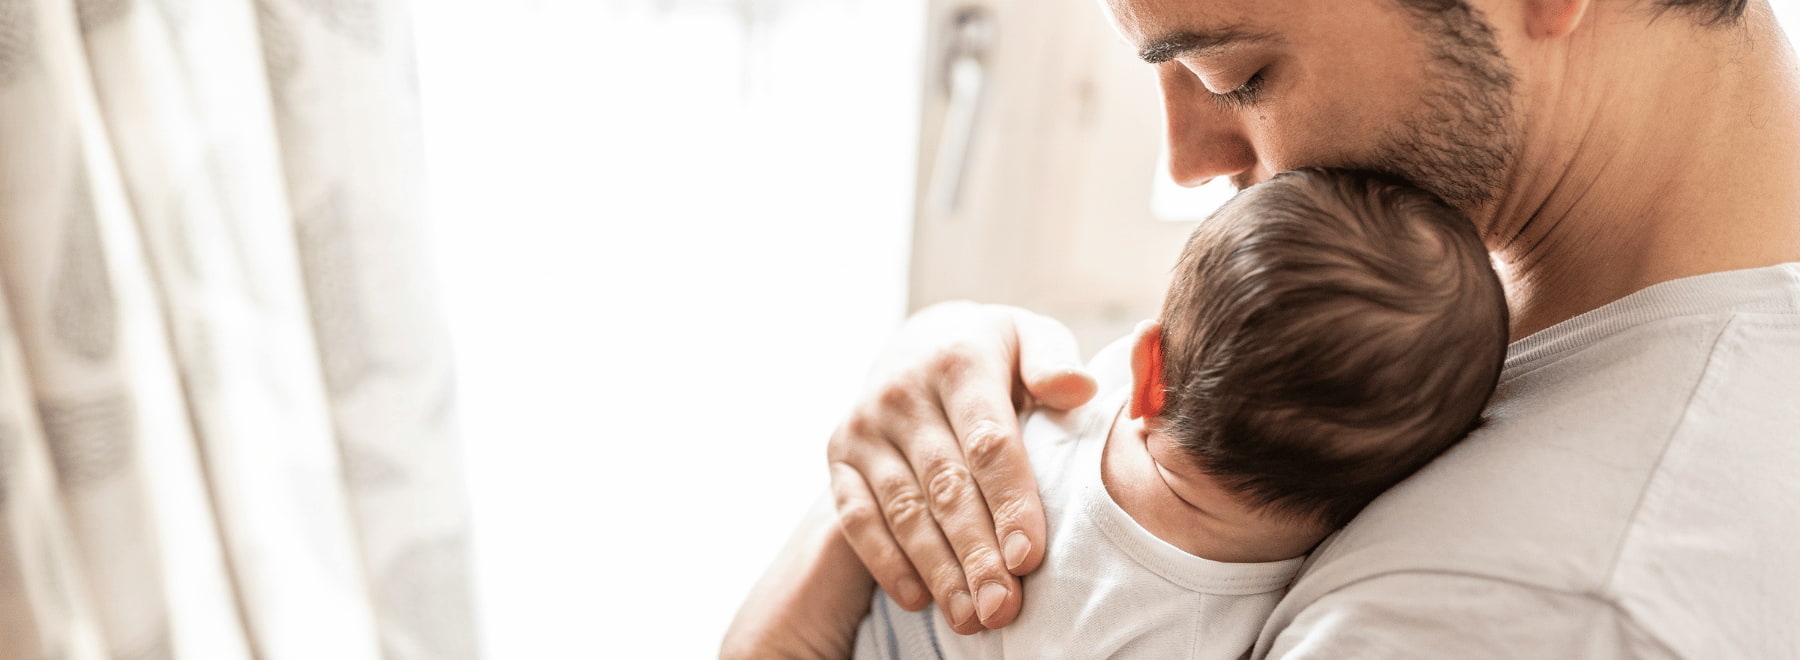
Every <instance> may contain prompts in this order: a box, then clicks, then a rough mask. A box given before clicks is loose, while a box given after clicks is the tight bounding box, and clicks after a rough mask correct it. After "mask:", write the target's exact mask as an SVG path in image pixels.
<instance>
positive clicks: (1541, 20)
mask: <svg viewBox="0 0 1800 660" xmlns="http://www.w3.org/2000/svg"><path fill="white" fill-rule="evenodd" d="M1590 2H1591V0H1525V10H1526V16H1525V21H1526V22H1525V27H1526V28H1527V30H1528V31H1529V32H1530V34H1531V36H1533V37H1535V38H1538V39H1557V38H1561V37H1566V36H1569V33H1571V32H1574V31H1575V28H1576V26H1579V25H1581V17H1582V16H1585V15H1587V10H1588V4H1590Z"/></svg>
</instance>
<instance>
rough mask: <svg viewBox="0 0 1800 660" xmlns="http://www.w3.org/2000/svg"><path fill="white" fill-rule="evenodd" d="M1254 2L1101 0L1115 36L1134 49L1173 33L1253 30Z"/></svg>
mask: <svg viewBox="0 0 1800 660" xmlns="http://www.w3.org/2000/svg"><path fill="white" fill-rule="evenodd" d="M1266 4H1268V3H1262V2H1258V1H1257V0H1104V1H1103V2H1102V5H1104V6H1105V8H1106V13H1107V16H1108V17H1109V18H1110V19H1111V20H1112V23H1113V26H1114V27H1115V28H1117V29H1118V31H1119V36H1121V37H1124V38H1125V41H1126V42H1128V43H1130V44H1131V45H1132V47H1134V48H1142V47H1143V46H1145V45H1147V44H1149V43H1151V42H1154V41H1155V40H1157V39H1161V38H1163V37H1166V36H1168V35H1170V34H1174V33H1177V32H1189V33H1216V32H1223V31H1227V30H1231V29H1247V28H1253V27H1254V26H1255V23H1256V21H1254V20H1253V19H1254V15H1255V14H1257V13H1258V12H1257V11H1256V10H1257V8H1258V5H1266Z"/></svg>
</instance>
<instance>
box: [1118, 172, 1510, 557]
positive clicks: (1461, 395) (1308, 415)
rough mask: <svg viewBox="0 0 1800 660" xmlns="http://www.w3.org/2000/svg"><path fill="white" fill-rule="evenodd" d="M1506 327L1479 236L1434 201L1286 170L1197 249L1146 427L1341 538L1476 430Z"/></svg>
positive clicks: (1231, 480)
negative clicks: (1156, 408)
mask: <svg viewBox="0 0 1800 660" xmlns="http://www.w3.org/2000/svg"><path fill="white" fill-rule="evenodd" d="M1507 323H1508V319H1507V309H1506V299H1505V295H1504V293H1503V292H1502V290H1501V287H1500V280H1499V277H1498V276H1496V275H1495V273H1494V270H1493V266H1492V264H1491V262H1489V260H1488V254H1487V250H1486V248H1485V247H1483V245H1482V243H1481V238H1480V236H1478V235H1477V234H1476V231H1475V228H1474V226H1473V225H1472V224H1471V223H1470V222H1469V220H1468V219H1467V218H1466V217H1464V216H1463V215H1462V214H1460V213H1458V212H1457V211H1455V210H1454V209H1452V208H1451V207H1450V206H1448V205H1446V204H1445V203H1444V202H1443V201H1442V200H1440V199H1439V198H1437V197H1436V196H1434V195H1432V194H1431V193H1429V192H1426V191H1424V190H1420V189H1418V188H1415V187H1413V186H1411V185H1408V184H1406V183H1404V182H1402V181H1399V180H1397V179H1395V178H1392V177H1388V176H1385V175H1380V174H1372V173H1367V172H1355V171H1348V170H1327V169H1304V170H1296V171H1293V172H1287V173H1284V174H1281V175H1279V176H1276V177H1274V178H1271V179H1269V180H1268V181H1265V182H1263V183H1261V184H1258V185H1256V186H1252V187H1250V188H1248V189H1245V190H1244V191H1243V192H1242V193H1239V194H1238V196H1237V197H1236V198H1234V199H1233V200H1232V201H1231V202H1229V203H1228V204H1226V205H1225V206H1224V207H1223V208H1221V209H1220V210H1219V211H1218V212H1217V213H1214V214H1213V216H1212V217H1211V218H1210V219H1208V220H1207V221H1206V222H1204V223H1202V224H1201V226H1200V228H1199V229H1197V230H1196V231H1195V232H1194V235H1193V236H1192V237H1191V238H1190V239H1189V240H1188V244H1187V249H1186V250H1185V251H1184V252H1183V254H1182V257H1181V262H1180V264H1179V265H1177V266H1176V268H1175V274H1174V279H1173V283H1172V285H1171V287H1170V289H1169V294H1168V298H1167V300H1166V301H1165V302H1164V305H1163V316H1162V326H1163V330H1162V342H1163V379H1164V381H1163V382H1164V383H1165V384H1166V387H1167V391H1166V393H1165V398H1164V401H1163V407H1162V410H1161V412H1160V413H1159V414H1158V415H1157V416H1156V418H1155V419H1154V420H1152V423H1153V424H1154V426H1153V428H1155V429H1156V430H1157V431H1159V432H1162V433H1166V434H1168V435H1170V436H1171V437H1173V438H1174V439H1175V440H1176V441H1177V442H1179V443H1180V444H1181V446H1182V447H1184V448H1185V449H1186V450H1187V451H1188V452H1189V453H1190V454H1191V455H1192V456H1193V457H1194V458H1195V459H1196V463H1197V464H1198V465H1199V466H1200V467H1201V469H1204V470H1205V471H1206V472H1207V473H1208V474H1210V475H1212V476H1213V477H1215V478H1217V479H1219V481H1220V483H1222V484H1223V485H1224V486H1225V487H1226V488H1228V489H1230V490H1231V491H1233V492H1235V493H1237V494H1238V495H1239V496H1240V497H1242V498H1244V501H1245V502H1247V503H1249V504H1252V505H1255V506H1258V507H1262V508H1264V510H1266V511H1268V512H1270V513H1273V514H1278V515H1284V516H1290V517H1295V518H1301V519H1309V520H1311V521H1314V522H1317V523H1319V524H1320V525H1321V526H1323V527H1327V528H1337V527H1340V526H1342V525H1343V524H1344V523H1347V522H1349V520H1350V518H1352V517H1354V516H1355V515H1356V513H1357V512H1358V511H1361V510H1362V508H1363V507H1364V506H1365V505H1367V504H1368V503H1369V501H1370V500H1373V499H1374V498H1375V497H1376V496H1377V495H1380V494H1381V493H1382V491H1385V490H1387V489H1388V487H1390V486H1392V485H1394V484H1396V483H1398V482H1399V481H1400V480H1402V479H1405V478H1406V477H1407V476H1408V475H1411V474H1412V473H1413V472H1415V471H1417V470H1418V469H1419V468H1421V467H1424V465H1425V464H1426V463H1428V462H1430V461H1431V459H1433V458H1435V457H1437V456H1438V454H1441V453H1443V451H1444V450H1446V449H1448V448H1449V447H1450V446H1451V445H1453V444H1455V443H1456V441H1458V440H1460V439H1461V438H1462V437H1463V436H1464V435H1467V434H1468V432H1470V431H1472V430H1474V429H1475V428H1476V427H1477V426H1479V425H1480V421H1481V410H1482V408H1484V407H1485V406H1486V405H1487V400H1488V397H1489V396H1490V395H1491V394H1492V393H1493V390H1494V387H1495V385H1496V383H1497V382H1498V380H1499V376H1500V367H1501V363H1502V362H1503V361H1504V359H1505V354H1506V341H1507Z"/></svg>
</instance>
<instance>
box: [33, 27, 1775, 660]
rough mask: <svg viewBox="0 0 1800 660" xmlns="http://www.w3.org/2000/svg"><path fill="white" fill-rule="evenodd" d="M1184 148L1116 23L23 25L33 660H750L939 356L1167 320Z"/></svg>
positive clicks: (1180, 235)
mask: <svg viewBox="0 0 1800 660" xmlns="http://www.w3.org/2000/svg"><path fill="white" fill-rule="evenodd" d="M1774 5H1775V7H1776V10H1777V12H1778V14H1779V15H1780V19H1781V20H1782V21H1783V22H1784V23H1785V24H1787V25H1789V26H1792V25H1797V24H1800V23H1797V21H1800V2H1796V1H1795V0H1775V1H1774ZM1158 103H1159V102H1158V97H1157V94H1156V91H1155V88H1154V85H1153V79H1152V77H1151V71H1150V69H1149V68H1148V67H1146V66H1144V65H1143V64H1142V63H1141V62H1140V61H1138V60H1137V59H1136V58H1135V56H1134V55H1133V53H1132V52H1131V51H1130V49H1128V48H1127V47H1126V46H1124V45H1123V44H1122V43H1121V42H1120V41H1119V40H1118V39H1117V38H1116V36H1114V34H1113V33H1112V31H1111V29H1110V28H1109V27H1108V26H1107V24H1106V22H1105V21H1104V20H1103V18H1102V16H1101V15H1100V12H1099V9H1098V8H1097V7H1096V6H1095V4H1094V3H1093V2H1092V1H1091V0H980V1H975V0H601V1H599V2H595V1H593V0H520V1H517V2H509V3H477V2H474V1H473V0H433V1H432V2H428V3H427V2H412V3H407V2H404V1H403V0H154V1H152V2H134V1H132V0H79V1H77V0H0V181H3V182H5V185H0V283H3V284H4V289H5V293H6V304H5V305H0V658H6V659H11V658H39V657H42V658H65V657H66V658H99V657H129V658H142V659H155V658H183V659H186V658H203V659H207V660H212V659H214V658H218V659H235V658H251V657H256V658H264V659H286V658H307V659H310V658H369V659H373V658H387V659H389V660H409V659H414V658H417V659H437V658H442V659H450V658H459V659H460V658H477V657H483V658H600V657H706V656H711V655H713V654H714V653H716V649H717V645H718V643H719V640H720V637H721V635H722V633H723V632H724V629H725V627H726V625H727V624H728V622H729V621H730V618H731V616H732V614H733V613H734V611H735V609H736V607H737V606H738V604H739V602H740V601H741V599H742V598H743V596H744V595H745V594H746V593H747V592H748V590H749V588H750V585H751V584H752V583H753V582H754V580H755V579H756V577H757V576H758V574H759V573H760V571H761V570H762V569H763V567H765V566H766V565H767V564H768V563H769V562H770V561H771V560H772V559H774V557H775V554H776V553H777V551H778V550H779V548H780V546H781V544H782V542H783V541H784V540H785V539H786V537H787V535H788V533H789V531H790V530H791V527H792V525H793V524H794V523H796V522H798V520H799V518H800V516H801V514H802V513H803V512H804V511H805V509H806V507H807V506H808V505H809V504H810V503H811V502H812V501H813V500H814V499H815V498H816V497H818V496H819V495H820V494H821V493H822V492H823V491H824V489H825V488H826V485H827V480H826V474H825V469H824V451H823V450H824V443H825V440H826V438H827V436H828V435H829V434H830V433H831V431H832V429H833V427H834V426H835V425H836V423H837V422H838V421H839V420H840V419H842V417H843V416H844V415H845V414H846V413H847V411H848V408H849V406H850V405H851V403H852V402H853V401H854V400H855V399H856V397H857V396H858V394H859V393H860V392H861V389H862V387H863V379H864V376H865V369H866V366H867V365H868V363H869V362H870V360H871V359H872V358H873V356H874V355H875V353H876V352H877V351H878V350H879V349H880V347H881V346H882V344H883V343H884V341H885V340H886V338H887V336H888V334H889V332H890V331H891V330H892V329H893V328H894V327H895V326H896V325H897V324H898V323H899V322H900V320H901V319H903V318H904V317H905V316H906V314H907V313H909V312H910V311H911V310H915V309H918V308H919V307H922V306H925V305H929V304H931V303H934V302H938V301H942V300H951V299H963V298H967V299H975V300H980V301H985V302H1004V303H1011V304H1016V305H1022V306H1025V307H1028V308H1031V309H1034V310H1036V311H1039V312H1043V313H1046V314H1049V315H1051V316H1054V317H1056V318H1058V319H1060V320H1063V321H1064V322H1066V323H1067V324H1069V325H1070V327H1071V328H1072V329H1074V330H1075V332H1076V334H1077V336H1078V337H1079V338H1080V340H1081V342H1082V349H1083V351H1084V352H1085V353H1087V354H1090V355H1091V354H1092V353H1093V352H1094V351H1095V350H1098V349H1099V348H1100V347H1101V346H1103V345H1104V344H1105V343H1106V342H1108V341H1110V340H1111V339H1113V338H1115V337H1117V336H1120V335H1122V334H1123V333H1124V332H1125V331H1126V330H1128V329H1129V328H1130V327H1131V326H1132V324H1133V323H1135V322H1136V321H1137V320H1139V319H1141V318H1145V317H1147V316H1149V315H1151V314H1152V313H1153V312H1154V310H1155V308H1156V306H1157V304H1158V302H1159V301H1160V298H1161V292H1162V288H1163V286H1164V285H1165V273H1166V271H1167V268H1168V267H1169V265H1170V264H1171V263H1173V259H1174V257H1175V255H1176V254H1177V253H1178V251H1179V248H1180V245H1181V242H1182V240H1183V239H1184V238H1185V237H1186V236H1187V234H1188V232H1189V231H1190V230H1191V229H1192V227H1193V223H1194V222H1196V221H1197V220H1198V219H1199V218H1201V217H1204V216H1205V214H1206V213H1208V212H1209V211H1210V210H1211V209H1212V208H1213V207H1215V206H1216V205H1217V204H1218V203H1220V202H1221V201H1223V199H1225V198H1226V197H1227V196H1229V194H1230V190H1229V189H1228V188H1221V187H1219V186H1208V187H1204V188H1200V189H1196V190H1181V189H1177V188H1175V187H1174V186H1173V185H1172V184H1170V183H1168V180H1167V177H1166V176H1163V175H1162V169H1161V167H1162V166H1161V165H1160V164H1159V161H1160V160H1162V159H1163V155H1162V154H1161V153H1160V144H1159V143H1160V136H1161V126H1160V111H1159V109H1158Z"/></svg>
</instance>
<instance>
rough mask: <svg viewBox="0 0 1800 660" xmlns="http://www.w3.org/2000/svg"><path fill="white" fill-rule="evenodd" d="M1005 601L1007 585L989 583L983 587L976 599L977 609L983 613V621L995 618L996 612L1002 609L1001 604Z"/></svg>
mask: <svg viewBox="0 0 1800 660" xmlns="http://www.w3.org/2000/svg"><path fill="white" fill-rule="evenodd" d="M1005 602H1006V587H1002V586H1000V585H998V584H993V583H989V584H986V585H983V586H982V587H981V595H980V597H979V598H977V599H976V601H975V604H976V606H977V607H976V611H977V612H979V613H980V614H981V620H982V621H987V620H988V619H990V618H993V616H994V613H995V612H998V611H1000V605H1001V604H1002V603H1005Z"/></svg>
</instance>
